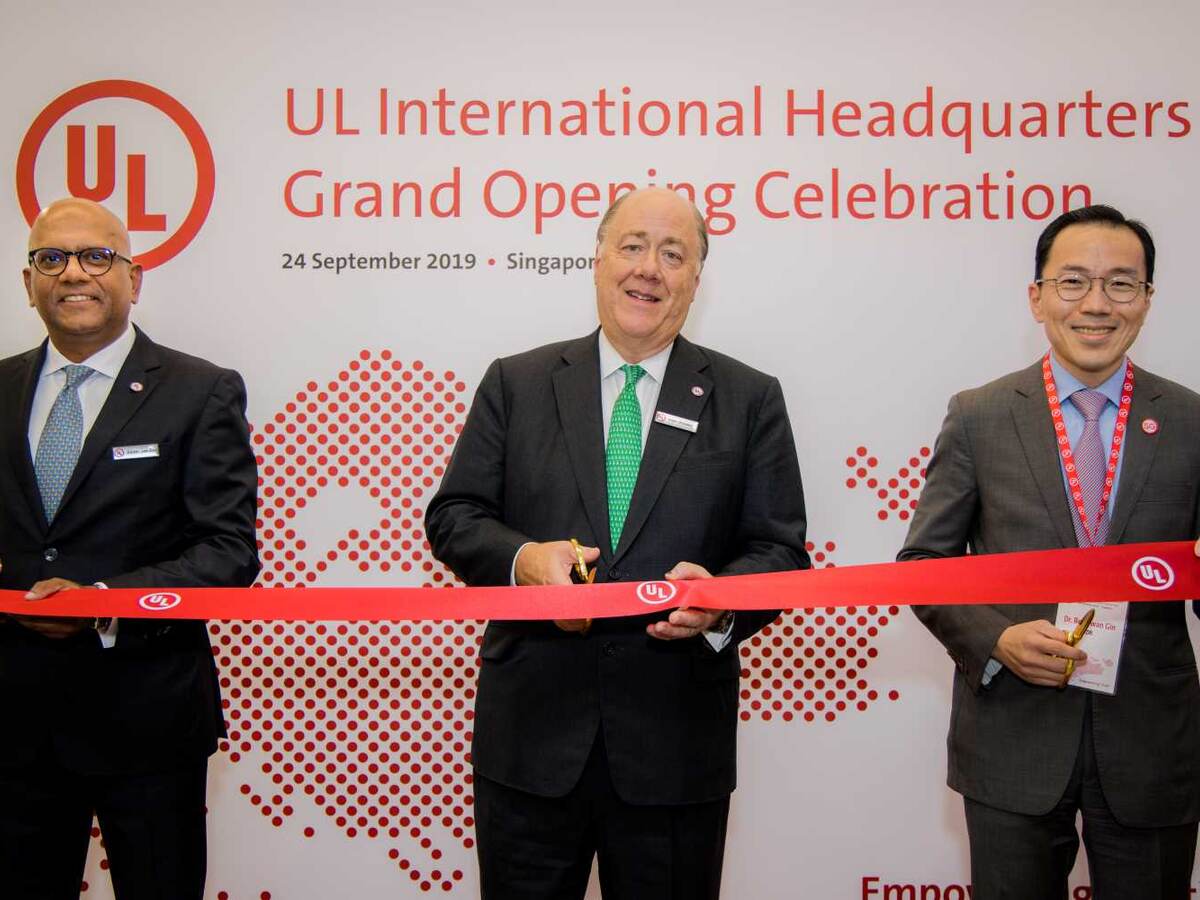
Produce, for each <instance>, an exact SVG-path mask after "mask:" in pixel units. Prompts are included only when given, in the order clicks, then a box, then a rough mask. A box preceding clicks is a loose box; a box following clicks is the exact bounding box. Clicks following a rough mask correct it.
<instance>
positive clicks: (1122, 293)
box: [1034, 272, 1151, 303]
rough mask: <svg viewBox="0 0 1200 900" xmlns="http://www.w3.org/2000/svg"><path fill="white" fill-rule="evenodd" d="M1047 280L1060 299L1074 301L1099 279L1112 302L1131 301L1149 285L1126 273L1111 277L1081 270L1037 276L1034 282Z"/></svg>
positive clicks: (1043, 282) (1041, 282) (1080, 297)
mask: <svg viewBox="0 0 1200 900" xmlns="http://www.w3.org/2000/svg"><path fill="white" fill-rule="evenodd" d="M1048 281H1052V282H1054V289H1055V290H1056V291H1058V296H1059V299H1060V300H1065V301H1066V302H1068V303H1074V302H1075V301H1077V300H1082V299H1083V298H1084V297H1086V296H1087V295H1088V293H1089V292H1090V291H1091V289H1092V283H1093V282H1096V281H1099V282H1100V285H1101V290H1103V291H1104V296H1105V297H1107V298H1108V299H1109V300H1111V301H1112V302H1113V303H1132V302H1133V301H1134V300H1136V299H1137V298H1138V294H1140V293H1141V292H1142V288H1144V287H1146V288H1148V287H1151V284H1150V282H1149V281H1138V280H1137V279H1136V278H1130V277H1129V276H1128V275H1114V276H1113V277H1112V278H1101V277H1099V276H1096V277H1095V278H1093V277H1092V276H1091V275H1084V274H1083V273H1082V272H1072V273H1070V274H1069V275H1063V276H1062V277H1061V278H1039V279H1038V280H1037V281H1035V282H1034V284H1037V285H1042V284H1045V283H1046V282H1048Z"/></svg>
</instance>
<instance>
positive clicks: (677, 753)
mask: <svg viewBox="0 0 1200 900" xmlns="http://www.w3.org/2000/svg"><path fill="white" fill-rule="evenodd" d="M707 253H708V235H707V231H706V228H705V223H704V220H703V218H702V217H701V216H700V214H699V212H698V211H697V210H696V208H695V207H694V206H693V205H692V204H691V203H689V202H688V201H687V200H685V199H684V198H683V197H681V196H680V195H679V194H677V193H675V192H674V191H670V190H667V189H663V188H650V189H646V190H640V191H635V192H633V193H630V194H625V195H623V196H622V197H620V198H618V199H617V200H616V202H615V203H614V204H613V205H612V206H611V207H610V208H609V210H608V212H607V213H605V215H604V217H603V219H602V220H601V222H600V227H599V229H598V232H597V246H596V255H595V270H594V280H595V285H596V307H597V312H598V315H599V319H600V328H599V329H598V330H597V331H595V332H593V333H592V334H590V335H588V336H587V337H584V338H579V339H576V340H571V341H564V342H561V343H556V344H551V345H548V346H545V347H540V348H538V349H535V350H531V351H528V352H526V353H522V354H519V355H517V356H511V357H507V358H504V359H500V360H497V361H496V362H494V363H493V364H492V365H491V367H490V368H489V369H488V371H487V373H486V374H485V375H484V378H483V381H482V382H481V384H480V386H479V390H478V392H477V394H476V396H475V401H474V404H473V406H472V409H471V412H470V415H469V416H468V419H467V423H466V425H465V427H464V428H463V431H462V434H461V435H460V437H459V439H458V444H457V446H456V449H455V451H454V456H453V458H452V459H451V461H450V464H449V466H448V467H447V470H446V475H445V477H444V479H443V481H442V485H441V488H440V489H439V491H438V493H437V495H436V496H435V497H434V498H433V501H432V502H431V503H430V506H429V510H428V515H427V519H426V530H427V533H428V535H429V539H430V542H431V544H432V547H433V551H434V554H435V555H436V556H437V557H438V558H439V559H440V560H442V561H443V562H445V563H446V564H447V565H449V566H450V568H451V569H453V570H454V572H455V574H456V575H458V576H459V577H460V578H461V579H462V580H463V581H465V582H466V583H467V584H470V585H496V584H517V585H542V584H566V583H569V582H570V581H571V575H572V571H573V570H576V571H577V570H578V569H580V568H583V566H582V565H580V562H581V560H580V557H581V556H582V562H583V563H586V564H587V565H588V566H594V573H595V578H596V581H597V582H603V581H654V580H664V579H665V580H666V581H667V582H670V581H673V580H682V579H692V578H711V577H713V576H721V575H735V574H749V573H754V572H770V571H779V570H788V569H800V568H806V567H807V566H808V565H809V560H808V555H807V553H806V552H805V549H804V535H805V516H804V497H803V491H802V489H801V485H800V471H799V466H798V464H797V461H796V451H795V446H794V443H793V439H792V430H791V425H790V424H789V422H788V417H787V411H786V409H785V407H784V401H783V393H782V390H781V389H780V386H779V382H778V381H777V380H776V379H774V378H772V377H770V376H768V375H764V374H763V373H761V372H757V371H755V370H754V369H751V368H749V367H748V366H746V365H744V364H742V363H740V362H738V361H736V360H733V359H730V358H729V357H727V356H724V355H722V354H720V353H716V352H714V351H712V350H708V349H706V348H703V347H699V346H697V345H695V344H693V343H691V342H690V341H688V340H687V339H685V338H683V337H681V336H680V335H679V331H680V329H681V328H682V327H683V324H684V321H685V320H686V319H687V314H688V310H689V308H690V307H691V304H692V300H693V298H694V296H695V293H696V289H697V287H698V286H699V284H700V273H701V269H702V267H703V265H704V260H705V257H706V256H707ZM572 539H578V544H579V545H581V547H577V546H576V545H574V544H573V543H572ZM449 602H453V600H452V597H451V598H450V601H449ZM648 609H649V607H648ZM774 615H775V614H774V613H773V612H762V613H746V612H739V613H737V614H736V615H733V614H731V613H728V612H726V611H723V610H718V609H694V608H684V609H676V610H674V611H672V612H670V614H669V615H668V614H663V613H661V612H660V613H648V614H647V615H646V616H639V617H629V618H617V619H598V620H596V621H595V622H592V621H591V620H590V619H588V618H587V610H586V609H581V610H580V616H579V618H577V619H570V620H563V621H558V622H553V623H551V622H535V621H492V622H491V623H490V624H489V625H488V628H487V631H486V633H485V635H484V639H483V647H482V651H481V657H482V663H481V669H480V678H479V694H478V698H477V702H476V709H475V729H474V743H473V746H472V762H473V764H474V767H475V792H476V798H475V800H476V803H475V810H476V831H477V836H478V847H479V862H480V872H481V882H482V893H483V896H484V897H485V898H488V900H496V898H507V897H514V898H515V897H520V898H523V900H530V898H542V897H544V898H573V897H580V898H581V897H583V895H584V892H585V889H586V886H587V881H588V876H589V873H590V871H591V866H592V860H593V857H598V862H599V874H600V883H601V888H602V890H603V892H604V894H605V895H606V896H610V897H687V898H689V900H691V898H709V897H712V898H715V897H717V896H718V894H719V891H720V881H721V865H722V858H723V855H724V843H725V823H726V818H727V815H728V810H729V795H730V793H731V792H732V791H733V789H734V785H735V769H736V766H735V750H736V733H735V732H736V723H737V703H738V672H739V666H738V659H737V643H738V641H740V640H742V639H744V638H746V637H748V636H749V635H751V634H753V633H754V632H755V631H757V630H758V629H760V628H762V627H763V626H764V625H766V624H767V623H768V622H770V621H771V619H773V618H774Z"/></svg>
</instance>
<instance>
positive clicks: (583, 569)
mask: <svg viewBox="0 0 1200 900" xmlns="http://www.w3.org/2000/svg"><path fill="white" fill-rule="evenodd" d="M571 547H572V548H573V549H574V550H575V574H576V575H578V576H579V580H580V581H581V582H582V583H583V584H591V583H592V582H594V581H595V580H596V570H595V569H589V568H588V564H587V562H586V561H585V560H584V558H583V544H581V543H579V541H577V540H575V538H571Z"/></svg>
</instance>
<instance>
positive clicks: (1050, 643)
mask: <svg viewBox="0 0 1200 900" xmlns="http://www.w3.org/2000/svg"><path fill="white" fill-rule="evenodd" d="M992 656H993V657H994V658H996V659H998V660H999V661H1000V662H1001V663H1003V664H1004V667H1005V668H1007V669H1008V670H1009V671H1011V672H1013V673H1014V674H1015V675H1017V676H1018V677H1020V678H1022V679H1024V680H1025V681H1028V682H1029V683H1030V684H1038V685H1043V686H1044V687H1059V686H1061V685H1062V683H1063V679H1064V678H1065V676H1066V674H1067V660H1068V659H1073V660H1075V665H1076V667H1078V666H1080V665H1082V664H1083V662H1084V661H1086V660H1087V654H1086V653H1084V652H1083V651H1082V650H1080V649H1079V648H1078V647H1072V646H1071V645H1070V644H1068V643H1067V634H1066V632H1063V631H1059V630H1058V629H1057V628H1055V627H1054V626H1053V625H1051V624H1050V623H1049V622H1047V621H1045V620H1044V619H1042V620H1039V621H1037V622H1021V623H1020V624H1018V625H1010V626H1009V627H1008V628H1006V629H1004V633H1003V634H1001V635H1000V640H998V641H996V648H995V649H994V650H993V651H992Z"/></svg>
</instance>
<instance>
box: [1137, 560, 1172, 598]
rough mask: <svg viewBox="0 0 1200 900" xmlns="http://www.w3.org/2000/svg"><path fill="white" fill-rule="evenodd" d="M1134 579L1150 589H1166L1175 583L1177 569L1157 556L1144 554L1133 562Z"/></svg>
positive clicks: (1141, 585)
mask: <svg viewBox="0 0 1200 900" xmlns="http://www.w3.org/2000/svg"><path fill="white" fill-rule="evenodd" d="M1132 574H1133V580H1134V581H1135V582H1136V583H1137V584H1138V585H1139V586H1140V587H1144V588H1145V589H1146V590H1148V591H1165V590H1166V589H1167V588H1169V587H1170V586H1171V585H1173V584H1174V583H1175V570H1174V569H1172V568H1171V567H1170V566H1169V565H1167V563H1166V561H1164V560H1161V559H1159V558H1158V557H1157V556H1143V557H1142V558H1141V559H1139V560H1138V561H1137V562H1135V563H1134V564H1133V570H1132Z"/></svg>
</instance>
